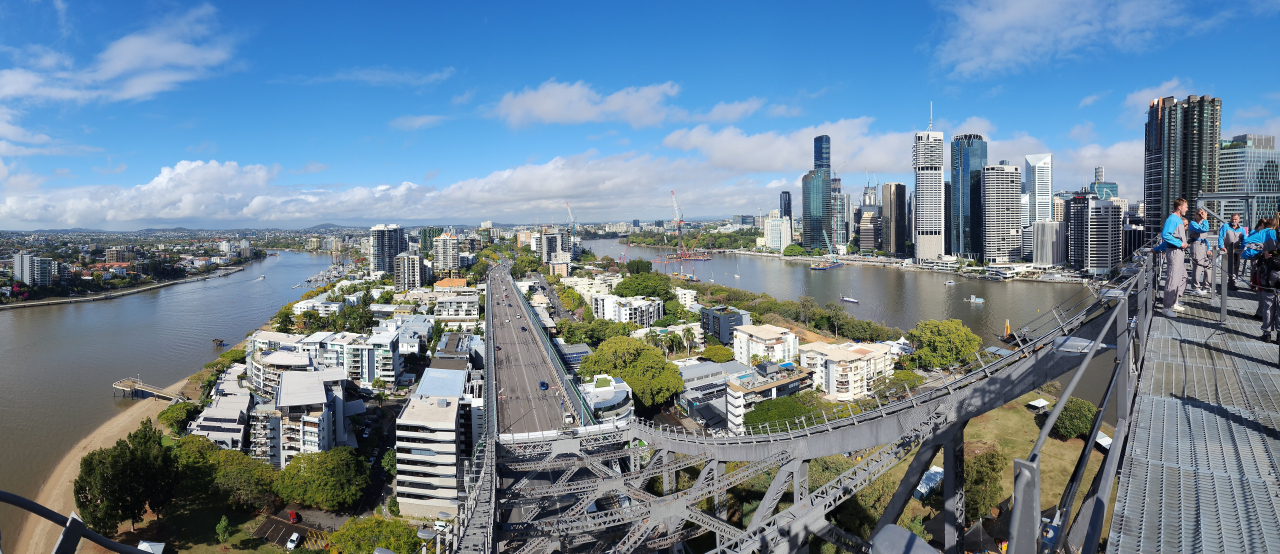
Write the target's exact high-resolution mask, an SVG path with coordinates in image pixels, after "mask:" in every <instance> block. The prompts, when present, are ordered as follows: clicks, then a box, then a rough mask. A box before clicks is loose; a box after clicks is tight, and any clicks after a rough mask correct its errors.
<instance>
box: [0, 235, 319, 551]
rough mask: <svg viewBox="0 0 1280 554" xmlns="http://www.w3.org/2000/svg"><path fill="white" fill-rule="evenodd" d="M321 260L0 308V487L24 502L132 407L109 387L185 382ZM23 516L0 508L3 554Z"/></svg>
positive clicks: (267, 262)
mask: <svg viewBox="0 0 1280 554" xmlns="http://www.w3.org/2000/svg"><path fill="white" fill-rule="evenodd" d="M329 263H330V262H329V256H328V255H314V254H304V253H291V252H281V253H280V255H279V256H269V257H267V258H266V259H264V260H261V261H257V262H253V263H250V264H249V265H248V266H247V268H246V269H245V270H244V271H240V272H238V273H235V274H232V275H230V276H228V277H220V278H214V279H209V280H206V281H199V282H195V283H184V284H180V285H173V286H169V287H164V288H161V289H157V290H154V291H148V292H142V293H138V294H134V295H129V296H124V297H120V298H116V299H113V300H107V301H98V302H86V303H81V304H66V305H56V306H43V307H36V308H23V309H17V310H5V311H0V336H2V337H4V339H3V340H2V341H0V421H3V422H4V434H3V435H2V436H0V468H3V471H0V490H6V491H10V492H13V493H16V494H19V495H22V496H25V497H27V498H33V497H34V496H35V494H36V492H37V491H38V490H39V488H40V485H41V483H43V482H44V480H45V478H46V477H47V475H48V474H49V472H51V471H52V470H53V466H54V465H56V464H57V463H58V461H59V460H60V459H61V458H62V456H63V455H65V454H66V452H68V451H69V450H70V449H71V447H72V446H74V445H75V444H76V443H77V442H79V441H80V440H81V439H82V438H84V437H85V436H87V435H88V434H89V433H90V432H92V431H93V430H94V429H95V428H97V427H98V426H99V425H101V424H102V423H104V422H106V421H107V420H108V419H111V418H112V417H114V416H115V415H116V414H118V413H120V412H121V411H123V410H125V409H127V408H128V407H129V406H131V405H132V404H133V403H134V402H136V401H134V400H128V399H123V398H120V397H119V396H116V397H112V389H111V384H112V383H113V382H115V381H117V380H119V379H122V378H125V377H133V376H140V377H141V378H142V381H143V382H144V383H147V384H151V385H157V386H161V387H167V386H169V385H171V384H173V383H175V382H177V381H179V380H181V379H183V378H185V377H187V376H190V375H191V374H193V373H195V372H197V371H198V370H200V369H201V368H202V366H204V364H206V363H208V362H210V361H212V360H213V359H214V358H216V357H217V356H218V354H220V353H221V352H223V351H224V349H220V348H215V347H213V346H212V344H213V343H212V339H215V338H219V339H223V340H225V341H227V343H228V344H235V343H237V342H239V341H240V340H241V339H243V338H244V337H245V336H246V335H247V334H248V333H249V332H251V331H253V330H254V329H257V328H258V327H259V326H261V325H262V324H263V323H265V322H266V321H267V319H268V318H270V317H271V316H272V315H274V314H275V313H276V312H277V311H278V310H279V309H280V306H281V305H283V304H287V303H289V302H292V301H294V300H297V299H298V297H299V296H301V295H302V293H303V292H304V291H305V290H306V288H303V287H300V288H296V289H295V288H293V286H294V285H296V284H299V283H302V282H303V280H305V279H306V278H308V277H310V276H312V275H315V274H317V273H320V272H321V271H323V270H324V269H325V268H326V267H328V266H329ZM262 275H265V276H266V278H260V276H262ZM23 515H24V512H20V511H18V510H17V509H15V508H12V507H9V506H7V505H0V530H2V531H3V540H4V543H3V545H2V547H0V548H2V549H3V550H4V551H5V552H8V551H9V550H10V549H11V548H13V547H14V541H16V540H17V534H18V533H17V530H18V529H17V526H18V524H19V522H20V521H22V520H21V519H20V516H23Z"/></svg>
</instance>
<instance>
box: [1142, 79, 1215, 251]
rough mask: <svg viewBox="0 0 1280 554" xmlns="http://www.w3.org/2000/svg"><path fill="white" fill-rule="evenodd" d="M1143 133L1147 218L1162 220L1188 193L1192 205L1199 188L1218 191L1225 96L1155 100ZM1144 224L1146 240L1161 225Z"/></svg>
mask: <svg viewBox="0 0 1280 554" xmlns="http://www.w3.org/2000/svg"><path fill="white" fill-rule="evenodd" d="M1145 134H1146V141H1145V146H1144V149H1145V156H1144V167H1143V175H1142V191H1143V201H1144V202H1146V215H1147V217H1146V220H1147V221H1153V222H1157V221H1163V220H1164V217H1165V216H1166V215H1168V214H1169V212H1170V210H1171V207H1172V206H1173V201H1174V200H1177V199H1179V198H1185V199H1186V200H1187V202H1188V203H1190V204H1191V205H1192V206H1194V205H1195V204H1196V198H1197V197H1199V196H1200V193H1202V192H1217V191H1218V161H1219V159H1218V158H1219V152H1220V148H1221V145H1220V142H1219V141H1220V138H1221V136H1222V99H1221V98H1210V97H1208V96H1195V95H1191V96H1188V97H1187V99H1186V100H1176V99H1175V98H1174V97H1172V96H1169V97H1165V98H1157V99H1155V100H1152V101H1151V104H1150V105H1149V106H1148V107H1147V126H1146V132H1145ZM1210 208H1211V209H1214V211H1218V210H1219V209H1221V208H1220V207H1218V206H1210ZM1145 227H1146V233H1147V238H1148V240H1150V239H1152V238H1154V237H1155V236H1156V235H1157V234H1159V232H1160V229H1161V226H1160V225H1159V224H1152V225H1146V226H1145Z"/></svg>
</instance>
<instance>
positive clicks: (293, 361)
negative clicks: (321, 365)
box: [246, 337, 315, 398]
mask: <svg viewBox="0 0 1280 554" xmlns="http://www.w3.org/2000/svg"><path fill="white" fill-rule="evenodd" d="M303 338H305V337H303ZM299 340H301V339H299ZM248 363H249V377H248V379H246V380H247V381H248V382H249V388H250V389H252V390H253V391H254V392H255V393H257V394H258V395H259V396H262V397H267V398H274V397H275V395H276V391H277V390H278V389H279V388H280V376H281V375H283V374H285V373H289V372H295V371H300V372H309V371H315V367H314V364H313V363H312V362H311V356H309V355H308V354H306V353H305V352H302V351H301V350H300V347H299V346H298V345H297V344H294V345H292V346H283V347H281V348H280V349H279V350H261V351H256V352H252V353H250V354H249V356H248Z"/></svg>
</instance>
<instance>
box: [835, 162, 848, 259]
mask: <svg viewBox="0 0 1280 554" xmlns="http://www.w3.org/2000/svg"><path fill="white" fill-rule="evenodd" d="M848 198H849V195H847V194H845V193H844V188H843V187H842V186H840V178H839V177H832V178H831V245H832V246H833V247H839V246H841V245H845V244H848V243H849V223H848V222H849V219H848V211H847V210H846V208H847V206H846V205H845V200H847V199H848Z"/></svg>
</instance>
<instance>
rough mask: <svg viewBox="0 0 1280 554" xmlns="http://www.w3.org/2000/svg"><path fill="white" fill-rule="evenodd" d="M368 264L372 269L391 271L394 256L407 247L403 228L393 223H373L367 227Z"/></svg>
mask: <svg viewBox="0 0 1280 554" xmlns="http://www.w3.org/2000/svg"><path fill="white" fill-rule="evenodd" d="M369 246H370V251H371V252H370V255H369V266H370V269H372V270H373V271H385V272H387V273H393V272H395V270H396V263H395V260H396V256H397V255H399V254H400V253H401V252H404V251H406V250H408V249H409V239H407V238H405V236H404V229H402V228H401V227H400V226H399V225H396V224H394V223H392V224H390V225H387V224H378V225H374V226H373V228H372V229H369Z"/></svg>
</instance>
